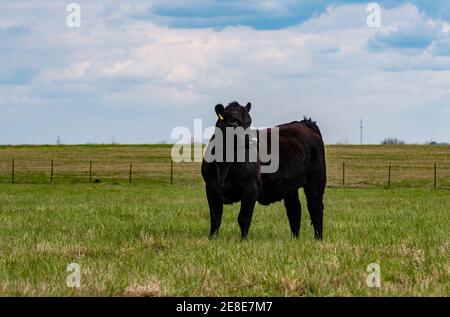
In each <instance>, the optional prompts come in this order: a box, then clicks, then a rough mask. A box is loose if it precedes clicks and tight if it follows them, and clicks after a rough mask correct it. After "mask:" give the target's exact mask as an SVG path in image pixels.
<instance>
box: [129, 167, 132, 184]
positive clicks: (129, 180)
mask: <svg viewBox="0 0 450 317" xmlns="http://www.w3.org/2000/svg"><path fill="white" fill-rule="evenodd" d="M132 170H133V163H130V176H129V181H130V184H131V173H132Z"/></svg>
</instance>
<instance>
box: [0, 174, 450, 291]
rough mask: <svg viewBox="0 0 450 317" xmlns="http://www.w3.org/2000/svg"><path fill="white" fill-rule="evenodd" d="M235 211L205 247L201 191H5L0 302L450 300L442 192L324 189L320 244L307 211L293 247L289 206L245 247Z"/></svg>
mask: <svg viewBox="0 0 450 317" xmlns="http://www.w3.org/2000/svg"><path fill="white" fill-rule="evenodd" d="M304 201H305V200H304V197H303V193H302V203H303V206H305V205H306V204H305V203H304ZM237 212H238V205H233V206H227V207H226V208H225V211H224V220H223V224H222V228H221V232H220V234H219V237H218V239H217V240H214V241H210V240H209V239H208V238H207V236H208V232H209V213H208V208H207V203H206V198H205V195H204V190H203V185H202V184H201V183H200V182H192V183H179V184H177V183H176V184H174V185H169V184H167V182H157V181H155V182H154V183H151V182H150V183H146V184H142V183H141V184H132V185H128V184H123V183H122V184H117V185H113V184H105V183H100V184H64V183H61V184H53V185H50V184H46V185H45V184H39V185H37V184H14V185H13V184H0V295H6V296H12V295H27V296H28V295H38V296H44V295H50V296H54V295H57V296H72V295H81V296H87V295H106V296H116V295H162V296H167V295H175V296H179V295H192V296H198V295H207V296H225V295H226V296H239V295H242V296H247V295H248V296H265V295H271V296H285V295H287V296H326V295H339V296H341V295H343V296H347V295H357V296H360V295H366V296H378V295H388V296H407V295H413V296H417V295H432V296H434V295H441V296H449V295H450V289H449V285H450V263H449V259H450V257H449V242H450V241H449V233H450V195H449V192H448V191H446V190H423V189H390V190H387V189H382V188H366V189H349V188H347V189H340V188H328V189H327V191H326V194H325V218H324V241H322V242H317V241H315V240H314V239H313V230H312V227H311V225H310V222H309V216H308V214H307V211H306V208H304V209H303V213H302V215H303V219H302V229H301V230H302V231H301V237H300V238H299V239H298V240H294V239H292V238H291V237H290V233H289V225H288V221H287V217H286V215H285V211H284V207H283V205H282V203H276V204H273V205H271V206H269V207H262V206H260V205H258V206H257V207H256V210H255V213H254V218H253V223H252V226H251V229H250V236H249V239H248V241H245V242H241V241H240V240H239V227H238V224H237V221H236V218H237ZM72 262H76V263H78V264H79V265H80V266H81V288H80V289H72V288H69V287H67V285H66V281H65V280H66V277H67V275H68V274H69V272H66V267H67V265H68V264H69V263H72ZM373 262H377V263H379V264H380V265H381V288H369V287H367V285H366V282H365V280H366V276H367V274H368V273H367V272H366V268H367V266H368V265H369V264H370V263H373Z"/></svg>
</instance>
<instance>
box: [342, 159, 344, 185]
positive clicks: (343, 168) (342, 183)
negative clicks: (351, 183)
mask: <svg viewBox="0 0 450 317" xmlns="http://www.w3.org/2000/svg"><path fill="white" fill-rule="evenodd" d="M342 186H345V162H342Z"/></svg>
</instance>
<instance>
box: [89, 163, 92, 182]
mask: <svg viewBox="0 0 450 317" xmlns="http://www.w3.org/2000/svg"><path fill="white" fill-rule="evenodd" d="M89 183H92V161H89Z"/></svg>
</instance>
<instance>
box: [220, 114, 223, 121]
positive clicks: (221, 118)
mask: <svg viewBox="0 0 450 317" xmlns="http://www.w3.org/2000/svg"><path fill="white" fill-rule="evenodd" d="M219 120H220V121H222V120H223V117H222V115H221V114H220V113H219Z"/></svg>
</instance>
